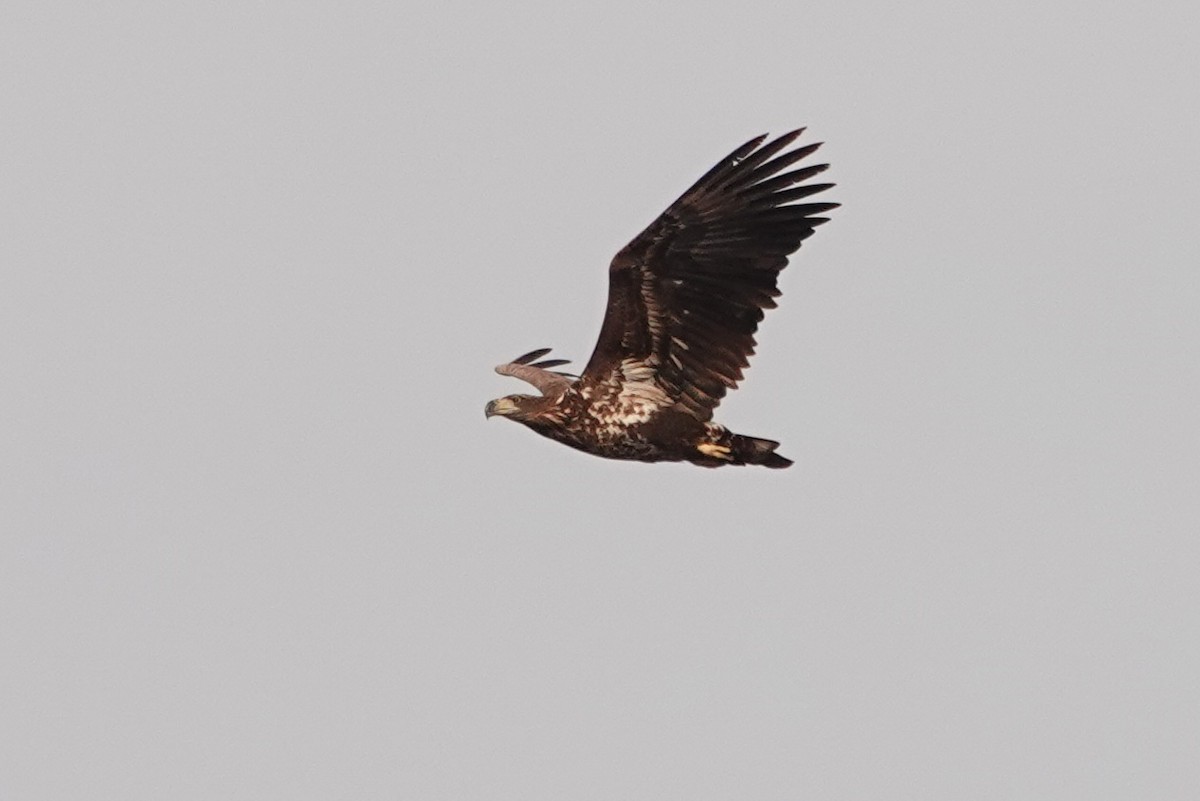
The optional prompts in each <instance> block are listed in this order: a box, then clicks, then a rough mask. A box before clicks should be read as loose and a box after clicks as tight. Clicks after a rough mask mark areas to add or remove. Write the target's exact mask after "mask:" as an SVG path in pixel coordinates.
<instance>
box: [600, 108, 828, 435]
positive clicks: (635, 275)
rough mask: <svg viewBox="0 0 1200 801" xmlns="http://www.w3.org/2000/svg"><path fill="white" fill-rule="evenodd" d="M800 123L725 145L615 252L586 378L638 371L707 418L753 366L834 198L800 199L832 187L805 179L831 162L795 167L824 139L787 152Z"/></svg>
mask: <svg viewBox="0 0 1200 801" xmlns="http://www.w3.org/2000/svg"><path fill="white" fill-rule="evenodd" d="M803 130H804V129H803V128H802V129H800V130H798V131H792V132H791V133H788V134H784V135H783V136H780V137H779V138H778V139H775V140H774V141H772V142H769V143H767V144H765V145H764V144H763V142H764V141H765V140H766V136H765V135H764V136H760V137H758V138H756V139H752V140H750V141H749V142H747V143H746V144H744V145H742V146H741V147H739V148H738V149H737V150H735V151H733V152H732V153H730V154H729V155H728V156H727V157H726V158H725V159H723V160H722V161H721V162H720V163H718V164H717V165H716V166H715V167H713V168H712V169H711V170H709V171H708V173H706V174H705V175H704V177H702V178H701V179H700V180H699V181H697V182H696V184H695V185H694V186H692V188H691V189H689V190H688V191H687V192H685V193H684V194H683V195H682V196H681V197H680V198H679V199H678V200H676V201H675V202H674V203H672V204H671V206H670V207H669V208H668V209H667V210H666V211H664V212H663V213H662V214H661V215H660V216H659V218H658V219H657V220H655V221H654V222H653V223H651V224H650V226H649V227H648V228H647V229H646V230H645V231H643V232H642V233H641V234H639V235H638V236H637V237H636V238H635V239H634V240H633V241H632V242H630V243H629V244H628V245H626V246H625V248H624V249H622V250H621V252H620V253H618V254H617V255H616V258H614V259H613V261H612V266H611V267H610V269H609V278H608V308H607V311H606V312H605V315H604V324H603V326H602V327H601V330H600V340H599V341H598V342H597V343H596V349H595V351H594V352H593V353H592V357H591V359H590V360H589V361H588V365H587V367H586V368H585V369H584V371H583V373H582V374H581V378H580V380H581V382H583V383H585V384H586V383H589V382H597V383H609V382H620V381H622V380H623V378H624V379H628V378H629V377H631V376H636V377H637V380H638V381H639V383H643V384H644V383H650V382H652V383H653V384H654V385H655V386H656V387H657V388H658V389H660V390H661V391H662V393H664V394H665V396H666V397H665V398H663V400H666V399H669V400H670V402H671V403H672V404H676V405H677V406H678V407H682V408H684V409H686V410H687V411H688V412H690V413H691V414H692V415H694V416H696V417H697V418H699V419H701V420H708V419H709V418H711V417H712V411H713V409H714V408H716V406H717V404H718V403H720V402H721V398H722V397H724V395H725V393H726V391H728V390H729V389H731V388H733V387H736V386H737V383H738V381H740V380H741V378H742V369H743V368H745V367H746V366H747V365H748V364H749V361H748V360H749V357H750V356H751V355H752V354H753V353H754V345H755V342H754V332H755V330H756V329H757V328H758V323H759V322H760V321H761V320H762V318H763V310H764V309H769V308H774V306H775V300H774V299H775V298H776V297H777V296H778V295H779V290H778V288H777V287H776V279H777V278H778V276H779V271H780V270H782V269H783V268H784V267H785V266H786V265H787V257H788V256H789V255H790V254H791V253H793V252H794V251H795V250H796V249H797V248H798V247H800V243H801V242H802V241H803V240H804V239H806V238H808V237H809V236H811V235H812V233H813V230H814V229H815V228H816V227H817V226H818V225H820V224H821V223H824V222H827V219H826V218H824V217H822V216H820V215H821V214H823V213H824V212H827V211H829V210H830V209H834V208H837V206H838V204H836V203H795V202H793V201H797V200H800V199H802V198H806V197H809V196H810V195H814V194H816V193H818V192H822V191H824V190H826V189H828V188H829V187H831V186H833V184H821V183H804V182H805V181H807V180H808V179H810V178H812V177H813V176H815V175H817V174H818V173H820V172H822V171H824V170H825V169H826V168H827V167H828V166H829V165H828V164H817V165H813V166H808V167H802V168H799V169H793V170H788V168H789V167H791V166H792V165H793V164H795V163H796V162H798V161H800V160H801V159H803V158H805V157H806V156H808V155H810V154H811V153H812V152H813V151H815V150H816V149H817V148H818V147H819V146H820V144H819V143H817V144H811V145H806V146H804V147H800V148H797V149H795V150H790V151H787V152H783V151H785V149H786V148H787V146H788V145H790V144H791V143H792V142H794V141H795V140H796V138H797V137H799V136H800V134H801V133H803ZM785 170H787V171H785Z"/></svg>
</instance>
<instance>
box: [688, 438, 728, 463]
mask: <svg viewBox="0 0 1200 801" xmlns="http://www.w3.org/2000/svg"><path fill="white" fill-rule="evenodd" d="M696 450H698V451H700V452H701V453H702V454H704V455H705V456H708V457H710V458H712V459H723V460H724V461H729V458H730V457H729V453H730V450H731V449H730V448H729V447H728V446H725V445H718V444H717V443H715V442H701V443H700V444H699V445H697V446H696Z"/></svg>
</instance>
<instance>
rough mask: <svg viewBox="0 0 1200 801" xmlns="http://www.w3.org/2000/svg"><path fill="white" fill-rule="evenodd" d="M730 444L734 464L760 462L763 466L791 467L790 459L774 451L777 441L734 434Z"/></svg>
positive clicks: (777, 444)
mask: <svg viewBox="0 0 1200 801" xmlns="http://www.w3.org/2000/svg"><path fill="white" fill-rule="evenodd" d="M730 446H731V448H732V453H730V456H732V457H733V458H734V463H735V464H761V465H762V466H763V467H773V468H780V467H791V466H792V460H791V459H787V458H785V457H783V456H780V455H779V454H778V453H775V449H776V448H778V447H779V443H778V442H776V441H775V440H771V439H759V438H758V437H744V436H742V435H741V434H734V435H733V437H732V439H731V441H730Z"/></svg>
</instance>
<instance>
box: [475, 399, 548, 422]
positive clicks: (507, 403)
mask: <svg viewBox="0 0 1200 801" xmlns="http://www.w3.org/2000/svg"><path fill="white" fill-rule="evenodd" d="M546 400H547V399H546V398H544V397H541V396H538V395H505V396H504V397H503V398H496V400H494V401H490V402H489V403H488V405H487V406H485V407H484V409H483V415H484V417H485V418H487V417H492V416H494V415H499V416H500V417H511V418H512V419H513V420H516V421H517V422H519V423H524V422H527V421H529V420H531V419H532V418H534V417H537V416H538V415H539V414H541V412H542V411H544V410H545V407H546Z"/></svg>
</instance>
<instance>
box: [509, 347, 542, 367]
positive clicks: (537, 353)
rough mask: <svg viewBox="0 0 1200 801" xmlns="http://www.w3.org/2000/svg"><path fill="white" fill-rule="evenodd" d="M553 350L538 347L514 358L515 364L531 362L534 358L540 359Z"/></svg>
mask: <svg viewBox="0 0 1200 801" xmlns="http://www.w3.org/2000/svg"><path fill="white" fill-rule="evenodd" d="M550 351H551V348H538V349H537V350H531V351H529V353H526V354H524V355H522V356H518V357H517V358H515V359H513V360H512V363H513V364H529V363H530V362H531V361H533V360H534V359H540V358H542V357H543V356H545V355H546V354H547V353H549V352H550Z"/></svg>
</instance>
